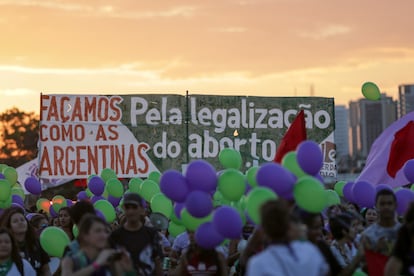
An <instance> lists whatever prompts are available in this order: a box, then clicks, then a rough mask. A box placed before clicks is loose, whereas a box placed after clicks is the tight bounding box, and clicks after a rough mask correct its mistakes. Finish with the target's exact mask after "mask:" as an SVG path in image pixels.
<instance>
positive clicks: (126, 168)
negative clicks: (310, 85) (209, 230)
mask: <svg viewBox="0 0 414 276" xmlns="http://www.w3.org/2000/svg"><path fill="white" fill-rule="evenodd" d="M300 109H304V112H305V119H306V129H307V136H308V139H310V140H313V141H316V142H317V143H319V144H320V145H321V148H322V151H323V154H324V167H323V169H322V171H321V174H322V175H323V176H335V175H336V170H335V161H334V159H335V146H334V141H333V131H334V100H333V98H320V97H241V96H240V97H237V96H212V95H188V96H182V95H172V94H164V95H155V94H145V95H42V103H41V128H40V129H41V130H40V131H41V133H40V136H41V139H40V156H39V162H40V165H39V171H40V175H41V176H42V177H43V178H56V177H65V178H69V177H73V178H83V177H85V176H87V175H90V174H97V173H99V172H100V171H101V170H102V169H103V168H106V167H110V168H112V169H114V170H115V171H116V172H117V174H118V176H120V177H136V176H140V177H146V176H148V174H149V173H150V172H151V171H153V170H159V171H161V172H163V171H165V170H167V169H177V170H182V169H183V168H184V167H185V165H186V164H188V163H189V162H191V161H192V160H196V159H204V160H207V161H209V162H210V163H211V164H212V165H213V166H215V167H216V169H217V170H221V169H222V168H221V167H220V164H219V161H218V154H219V152H220V150H221V149H223V148H226V147H231V148H235V149H236V150H238V151H240V153H241V155H242V158H243V165H244V166H243V168H242V171H245V170H247V169H248V168H249V167H251V166H254V165H259V164H261V163H264V162H270V161H272V160H273V159H274V156H275V154H276V150H277V147H278V145H279V144H280V141H281V139H282V138H283V135H284V134H285V132H286V130H287V129H288V127H289V126H290V124H291V122H292V121H293V120H294V118H295V116H296V114H297V113H298V111H299V110H300Z"/></svg>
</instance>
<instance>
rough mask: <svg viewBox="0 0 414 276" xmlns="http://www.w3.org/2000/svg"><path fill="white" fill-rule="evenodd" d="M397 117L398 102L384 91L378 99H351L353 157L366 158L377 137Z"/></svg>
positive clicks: (350, 116)
mask: <svg viewBox="0 0 414 276" xmlns="http://www.w3.org/2000/svg"><path fill="white" fill-rule="evenodd" d="M396 119H397V102H396V101H394V100H393V99H392V98H391V97H388V96H386V94H384V93H383V94H381V98H380V99H379V100H378V101H371V100H367V99H360V100H358V101H351V102H350V103H349V121H350V126H351V141H352V144H351V151H352V153H351V155H352V157H353V158H354V159H355V158H357V159H358V158H360V159H361V160H362V159H363V160H365V159H366V157H367V156H368V153H369V151H370V149H371V146H372V144H373V143H374V141H375V139H377V137H378V136H379V135H380V134H381V133H382V131H384V130H385V129H386V128H387V127H388V126H389V125H390V124H391V123H392V122H394V121H395V120H396Z"/></svg>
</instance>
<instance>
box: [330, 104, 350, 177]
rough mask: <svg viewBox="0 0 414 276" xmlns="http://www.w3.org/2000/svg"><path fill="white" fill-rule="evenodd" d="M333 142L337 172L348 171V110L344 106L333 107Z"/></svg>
mask: <svg viewBox="0 0 414 276" xmlns="http://www.w3.org/2000/svg"><path fill="white" fill-rule="evenodd" d="M334 141H335V145H336V164H337V168H338V171H347V170H349V167H348V160H349V158H348V157H349V124H348V109H347V108H346V107H345V106H344V105H337V106H335V132H334Z"/></svg>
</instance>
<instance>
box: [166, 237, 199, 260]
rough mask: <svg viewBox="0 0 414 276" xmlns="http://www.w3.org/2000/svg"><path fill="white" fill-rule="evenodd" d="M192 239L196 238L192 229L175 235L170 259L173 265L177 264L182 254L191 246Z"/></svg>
mask: <svg viewBox="0 0 414 276" xmlns="http://www.w3.org/2000/svg"><path fill="white" fill-rule="evenodd" d="M191 239H194V231H190V230H187V231H185V232H183V233H181V234H179V235H177V237H175V239H174V242H173V244H172V247H171V251H170V260H171V265H172V266H173V267H174V266H176V265H177V263H178V260H179V259H180V257H181V255H182V254H183V253H184V252H185V251H186V250H187V249H188V247H189V246H190V240H191Z"/></svg>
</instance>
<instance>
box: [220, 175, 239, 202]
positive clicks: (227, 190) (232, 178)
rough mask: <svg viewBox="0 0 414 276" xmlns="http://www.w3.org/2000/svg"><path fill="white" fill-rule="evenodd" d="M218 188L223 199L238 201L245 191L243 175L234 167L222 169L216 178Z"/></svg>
mask: <svg viewBox="0 0 414 276" xmlns="http://www.w3.org/2000/svg"><path fill="white" fill-rule="evenodd" d="M218 189H219V191H220V192H221V194H222V195H223V197H224V198H225V199H227V200H230V201H238V200H239V199H240V198H241V196H242V195H244V192H245V191H246V181H245V178H244V175H243V174H242V173H241V172H240V171H238V170H236V169H226V170H224V172H223V173H222V174H221V175H220V176H219V179H218Z"/></svg>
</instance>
